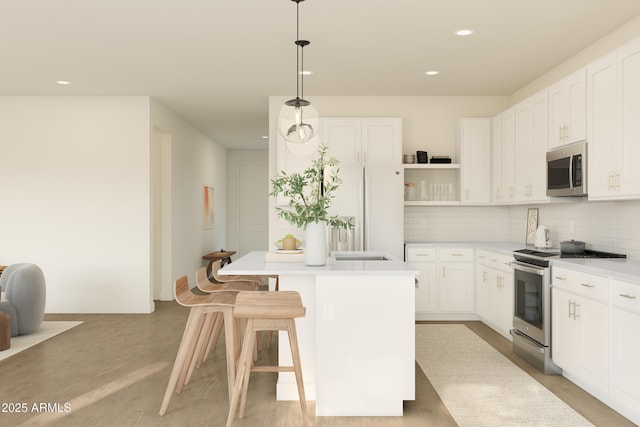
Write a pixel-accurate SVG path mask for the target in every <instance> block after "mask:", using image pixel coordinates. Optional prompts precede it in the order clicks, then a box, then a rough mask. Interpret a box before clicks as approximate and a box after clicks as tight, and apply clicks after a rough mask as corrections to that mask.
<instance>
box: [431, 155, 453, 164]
mask: <svg viewBox="0 0 640 427" xmlns="http://www.w3.org/2000/svg"><path fill="white" fill-rule="evenodd" d="M431 163H451V157H447V156H432V157H431Z"/></svg>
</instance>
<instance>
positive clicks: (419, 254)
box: [416, 253, 429, 256]
mask: <svg viewBox="0 0 640 427" xmlns="http://www.w3.org/2000/svg"><path fill="white" fill-rule="evenodd" d="M416 255H417V256H429V254H421V253H417V254H416Z"/></svg>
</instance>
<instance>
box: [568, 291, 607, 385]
mask: <svg viewBox="0 0 640 427" xmlns="http://www.w3.org/2000/svg"><path fill="white" fill-rule="evenodd" d="M576 301H577V302H576V308H575V313H576V314H575V316H576V319H575V320H574V322H575V323H577V324H578V325H579V332H578V336H579V337H580V344H579V346H578V347H577V348H576V349H574V351H576V352H577V353H578V358H579V366H578V372H576V375H579V376H580V377H581V379H582V380H583V381H584V382H586V383H588V384H589V385H591V386H593V387H595V388H598V389H599V390H601V391H604V392H606V390H607V388H608V381H609V306H608V305H607V304H603V303H600V302H596V301H591V300H589V299H587V298H581V297H577V298H576Z"/></svg>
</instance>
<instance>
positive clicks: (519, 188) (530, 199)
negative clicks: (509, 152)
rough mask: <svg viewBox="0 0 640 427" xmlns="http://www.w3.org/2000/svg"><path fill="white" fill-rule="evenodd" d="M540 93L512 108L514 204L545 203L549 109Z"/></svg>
mask: <svg viewBox="0 0 640 427" xmlns="http://www.w3.org/2000/svg"><path fill="white" fill-rule="evenodd" d="M548 105H549V104H548V98H547V91H546V90H543V91H541V92H539V93H537V94H535V95H533V96H531V97H529V98H527V99H526V100H524V101H522V102H521V103H519V104H518V105H516V106H515V108H514V110H515V128H516V138H515V143H516V156H515V165H516V168H515V188H516V194H515V201H516V202H524V203H534V202H535V203H540V202H547V201H549V198H548V197H547V176H546V173H545V171H546V165H547V160H546V156H547V149H548V147H549V109H548Z"/></svg>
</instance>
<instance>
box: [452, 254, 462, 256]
mask: <svg viewBox="0 0 640 427" xmlns="http://www.w3.org/2000/svg"><path fill="white" fill-rule="evenodd" d="M451 256H464V254H451Z"/></svg>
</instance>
